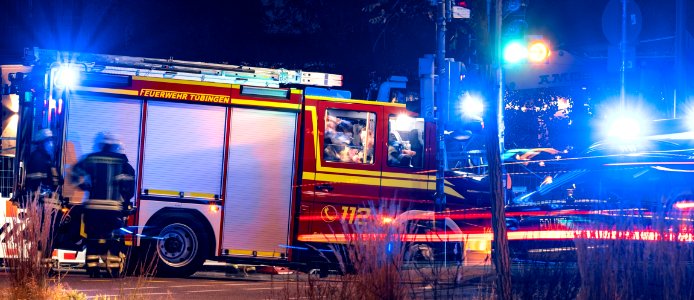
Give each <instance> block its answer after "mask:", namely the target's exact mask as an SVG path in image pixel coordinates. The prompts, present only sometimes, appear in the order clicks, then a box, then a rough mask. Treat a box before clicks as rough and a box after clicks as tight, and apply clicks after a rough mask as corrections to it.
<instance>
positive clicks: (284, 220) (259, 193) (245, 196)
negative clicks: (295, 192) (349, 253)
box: [222, 108, 297, 258]
mask: <svg viewBox="0 0 694 300" xmlns="http://www.w3.org/2000/svg"><path fill="white" fill-rule="evenodd" d="M296 118H297V114H296V113H293V112H276V111H267V110H256V109H243V108H234V110H233V112H232V120H231V135H230V137H229V140H230V146H229V165H228V174H229V175H228V177H227V178H228V179H227V191H226V195H227V199H226V202H225V207H224V234H223V238H222V248H223V249H228V250H230V251H229V253H231V254H239V255H243V254H244V253H253V252H254V251H255V253H256V255H257V256H259V257H261V256H264V257H276V258H279V257H281V255H282V254H286V247H282V246H283V245H287V243H288V242H289V241H288V237H289V218H290V214H291V209H292V207H291V203H292V201H291V200H292V177H293V174H294V154H295V151H296V150H295V149H296V147H295V142H296V141H295V139H296V138H295V137H296ZM251 255H252V254H251Z"/></svg>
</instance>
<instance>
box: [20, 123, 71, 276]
mask: <svg viewBox="0 0 694 300" xmlns="http://www.w3.org/2000/svg"><path fill="white" fill-rule="evenodd" d="M33 141H34V144H35V149H34V151H33V152H31V154H30V156H29V161H28V163H27V174H26V193H24V194H23V197H22V198H20V199H19V205H20V207H24V208H29V209H32V208H33V209H35V210H36V211H35V212H36V215H35V216H36V217H38V218H39V219H40V222H39V223H38V226H39V227H38V228H36V230H39V231H42V230H43V229H44V228H45V227H44V226H48V227H47V229H48V236H47V239H46V240H44V241H40V242H39V257H40V258H41V263H42V264H43V265H44V266H45V267H46V268H47V269H49V270H50V269H51V268H52V267H53V259H52V257H51V256H52V251H51V250H52V244H53V238H54V236H53V234H54V233H55V228H54V227H55V226H57V225H58V224H55V218H56V214H57V209H58V208H59V207H60V201H59V200H58V199H59V197H58V195H57V194H55V193H56V192H58V187H59V186H60V185H62V184H63V179H62V177H61V176H60V175H59V174H58V171H57V169H56V166H55V162H54V157H55V144H54V141H53V132H52V131H51V130H50V129H48V128H45V129H41V130H39V131H38V132H36V134H35V135H34V139H33ZM32 201H37V202H35V205H34V206H32V205H30V203H32ZM45 222H49V223H48V224H45ZM44 243H45V244H46V245H43V244H44ZM44 248H45V249H44Z"/></svg>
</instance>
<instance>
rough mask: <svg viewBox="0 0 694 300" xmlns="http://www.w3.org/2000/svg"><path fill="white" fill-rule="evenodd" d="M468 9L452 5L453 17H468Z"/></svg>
mask: <svg viewBox="0 0 694 300" xmlns="http://www.w3.org/2000/svg"><path fill="white" fill-rule="evenodd" d="M469 18H470V9H468V8H465V7H462V6H455V5H454V6H453V19H469Z"/></svg>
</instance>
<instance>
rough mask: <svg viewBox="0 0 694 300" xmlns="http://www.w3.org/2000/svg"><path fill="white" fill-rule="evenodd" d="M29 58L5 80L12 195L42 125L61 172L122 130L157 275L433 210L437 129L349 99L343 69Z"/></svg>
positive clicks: (285, 258) (135, 240)
mask: <svg viewBox="0 0 694 300" xmlns="http://www.w3.org/2000/svg"><path fill="white" fill-rule="evenodd" d="M27 54H28V55H27V57H28V58H29V60H28V61H27V65H30V66H31V68H30V72H28V73H19V72H17V73H13V74H11V79H12V86H13V88H14V89H15V90H16V91H17V93H18V95H19V96H20V97H19V104H20V105H19V110H18V112H17V115H18V119H19V127H18V134H17V151H16V157H15V159H16V164H15V165H16V166H17V171H18V174H17V179H18V180H17V185H16V190H20V189H21V188H22V186H21V184H22V182H23V180H22V176H23V174H21V173H22V170H23V166H24V164H25V163H26V159H27V158H28V152H29V150H30V141H31V135H32V133H33V132H36V131H37V130H38V129H41V128H51V129H52V130H53V131H54V132H55V133H56V135H57V137H58V140H59V141H58V143H59V144H58V147H56V148H58V149H59V150H58V152H59V153H58V156H57V157H58V158H59V164H60V169H61V171H62V172H63V175H64V176H65V178H69V174H70V171H71V167H72V166H73V165H74V164H75V163H76V161H77V160H78V159H79V158H80V157H81V156H83V155H85V154H88V153H90V152H92V151H93V147H94V139H95V137H96V135H97V133H99V132H103V131H109V132H111V133H114V134H117V135H118V136H120V137H121V141H122V151H123V153H124V154H126V155H127V157H128V158H129V160H130V162H131V164H132V165H133V166H134V167H135V170H136V188H137V193H136V195H135V197H134V198H133V199H131V201H132V204H133V205H134V207H135V210H134V211H135V213H134V215H133V216H132V217H130V218H129V225H130V226H129V227H128V228H127V229H126V228H124V230H126V231H127V232H128V233H132V234H131V235H128V237H129V238H128V241H127V243H128V244H130V245H133V246H138V247H141V248H150V249H155V251H156V253H157V257H158V260H159V267H158V272H160V274H167V275H177V276H186V275H190V274H192V273H193V272H195V271H196V270H197V269H198V268H199V267H200V266H201V265H202V264H203V262H204V261H205V259H209V258H220V259H237V260H243V259H247V260H254V261H269V262H270V263H280V262H286V263H291V262H303V263H306V262H308V261H309V260H310V259H311V258H310V257H311V255H310V254H309V252H310V251H308V250H310V249H314V248H316V247H315V246H314V247H305V246H306V245H307V244H311V245H317V248H325V243H331V242H334V241H332V240H331V239H329V238H326V235H329V234H333V233H335V232H339V231H340V230H341V226H340V224H341V223H342V222H346V223H355V222H360V220H362V219H363V218H366V217H367V216H368V215H370V214H371V209H372V207H377V206H379V205H381V204H383V203H395V202H397V203H399V207H401V209H402V210H412V209H417V210H424V211H427V210H432V209H433V193H434V190H435V178H434V176H435V174H434V173H433V172H429V171H428V170H432V169H434V168H435V147H433V146H432V145H434V141H435V137H434V131H435V130H434V128H433V125H432V124H430V123H427V122H425V121H424V120H423V119H421V118H416V116H415V115H414V114H413V113H411V112H409V111H408V110H407V109H406V107H405V105H404V104H399V103H389V102H377V101H364V100H355V99H349V96H347V97H344V95H345V94H347V95H349V93H347V92H345V91H339V90H334V89H332V88H333V87H338V86H340V85H341V83H342V76H340V75H335V74H326V73H312V72H301V71H290V70H284V69H267V68H251V67H243V66H233V65H226V64H209V63H199V62H188V61H177V60H161V59H150V58H140V57H126V56H112V55H97V54H85V53H65V52H59V51H52V50H43V49H33V50H32V51H28V53H27ZM307 86H308V87H307ZM312 86H313V87H312ZM445 191H446V194H447V195H448V197H449V200H448V203H449V204H451V205H453V206H454V207H456V206H459V207H463V206H470V205H472V204H475V203H477V202H478V201H480V200H478V199H482V198H483V197H482V196H475V195H472V196H466V195H463V194H464V193H465V190H464V189H460V188H459V187H456V186H455V185H454V184H452V183H451V182H447V184H446V187H445ZM473 194H474V193H473ZM63 197H65V198H66V199H69V202H70V205H71V206H74V208H73V210H72V211H71V213H74V214H78V213H79V209H78V207H79V204H80V203H81V202H82V199H83V197H85V196H84V194H83V192H81V191H79V189H77V188H76V187H75V186H72V185H71V184H70V183H69V182H66V183H65V186H64V188H63ZM71 219H72V220H79V217H73V218H71ZM73 223H79V222H77V221H73ZM74 227H75V230H74V231H75V235H76V236H77V234H79V232H78V231H79V230H78V229H77V228H78V227H79V226H74ZM151 237H156V238H154V239H153V238H151ZM76 239H78V238H76ZM76 239H75V240H76ZM321 244H322V245H323V246H321ZM58 247H59V248H65V249H70V248H73V249H74V248H78V247H76V246H74V245H58Z"/></svg>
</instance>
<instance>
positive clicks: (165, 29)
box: [0, 0, 694, 98]
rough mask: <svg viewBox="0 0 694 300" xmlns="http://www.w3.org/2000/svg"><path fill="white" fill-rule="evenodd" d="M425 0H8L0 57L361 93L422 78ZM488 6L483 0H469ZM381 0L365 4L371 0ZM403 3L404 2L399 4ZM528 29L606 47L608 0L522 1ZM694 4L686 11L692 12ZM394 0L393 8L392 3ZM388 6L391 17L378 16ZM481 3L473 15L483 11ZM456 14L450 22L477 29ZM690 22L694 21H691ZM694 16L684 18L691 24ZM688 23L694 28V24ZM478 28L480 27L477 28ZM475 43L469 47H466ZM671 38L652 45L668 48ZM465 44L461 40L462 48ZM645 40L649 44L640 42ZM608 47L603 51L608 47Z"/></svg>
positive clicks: (663, 7) (658, 27)
mask: <svg viewBox="0 0 694 300" xmlns="http://www.w3.org/2000/svg"><path fill="white" fill-rule="evenodd" d="M425 2H426V1H424V0H416V1H415V0H410V1H407V0H401V1H386V0H381V1H379V0H350V1H328V0H304V1H300V0H262V1H260V0H247V1H206V0H198V1H153V0H110V1H109V0H56V1H48V0H23V1H20V0H2V2H0V3H2V6H1V7H0V18H1V19H0V34H2V36H3V39H2V42H1V43H0V60H1V62H3V63H7V62H12V61H16V59H17V58H18V57H21V55H20V54H21V51H22V49H23V48H24V47H30V46H39V47H43V48H52V49H61V50H72V51H83V52H95V53H108V54H121V55H133V56H146V57H158V58H168V57H174V58H175V59H183V60H194V61H206V62H228V63H231V64H247V65H252V66H253V65H256V66H257V65H262V66H266V67H287V68H300V69H304V70H310V71H322V72H333V73H340V74H344V75H345V82H346V88H348V89H350V90H352V91H353V94H354V95H355V96H356V97H360V98H363V97H364V96H365V90H366V88H367V86H368V83H369V80H371V79H372V78H373V79H375V80H377V81H378V80H380V78H382V77H383V76H388V75H397V74H404V75H408V76H409V77H410V79H411V80H414V79H416V78H417V70H416V68H417V58H418V57H420V56H422V55H423V54H426V53H432V52H433V51H434V47H435V30H434V26H433V22H432V21H431V17H430V15H429V14H428V11H427V8H428V7H427V6H426V5H421V3H425ZM467 2H468V3H470V4H471V7H473V8H475V7H478V8H479V7H484V3H485V2H484V0H469V1H467ZM378 3H382V5H380V6H377V7H376V9H375V10H373V11H371V12H368V11H365V10H364V8H366V7H368V6H369V5H370V4H378ZM395 3H397V5H398V6H393V4H395ZM526 3H527V4H528V5H527V11H526V20H527V22H528V26H529V29H528V33H531V34H542V35H544V36H545V37H548V38H550V39H551V40H552V43H553V44H554V45H555V46H556V47H560V48H563V49H566V50H569V51H572V52H575V53H577V54H584V55H596V53H597V55H600V53H604V51H605V49H606V48H605V47H606V44H607V40H606V39H605V37H604V35H603V33H602V28H601V17H602V11H603V9H604V7H605V5H606V3H607V1H606V0H584V1H573V0H571V1H570V0H526ZM637 3H639V5H640V6H641V11H642V13H643V20H644V25H643V31H642V33H641V36H640V39H656V38H663V37H669V36H672V35H673V32H674V1H662V0H660V1H655V0H641V1H637ZM692 6H694V5H692V4H690V5H689V7H688V9H689V12H688V16H690V19H694V14H693V13H692V11H693V8H694V7H692ZM393 7H395V8H393ZM380 8H385V12H386V15H385V16H386V17H387V22H385V24H384V23H383V22H380V23H376V24H372V23H370V22H369V20H370V19H373V18H374V17H377V16H379V15H380V14H379V12H380ZM483 14H484V11H482V9H478V10H473V16H475V17H479V16H483ZM474 21H477V22H478V23H479V19H473V20H472V21H458V22H457V23H455V24H451V26H450V28H451V30H461V28H473V32H474V28H477V27H476V26H475V24H472V23H473V22H474ZM692 23H694V22H692ZM692 25H694V24H688V27H689V28H692V27H693V26H692ZM690 31H691V30H690ZM477 32H479V30H478V31H477ZM477 41H478V39H476V37H475V36H474V35H473V40H472V41H471V42H469V41H468V40H467V38H465V39H462V38H461V39H458V40H457V41H454V42H452V43H455V44H456V45H455V46H454V47H453V49H450V51H449V53H450V54H451V55H452V56H454V57H455V58H456V59H457V60H460V61H468V62H469V61H470V56H471V53H472V52H473V51H474V50H478V51H480V49H476V47H475V46H474V45H475V43H476V42H477ZM469 44H472V46H471V47H470V46H466V45H469ZM671 44H672V40H667V39H666V40H663V41H661V42H656V43H648V45H647V46H648V47H649V48H648V49H650V50H651V51H656V52H657V51H662V52H671V51H672V50H671V48H672V46H671ZM461 45H463V46H461ZM644 48H645V46H644ZM603 55H604V54H603Z"/></svg>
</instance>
